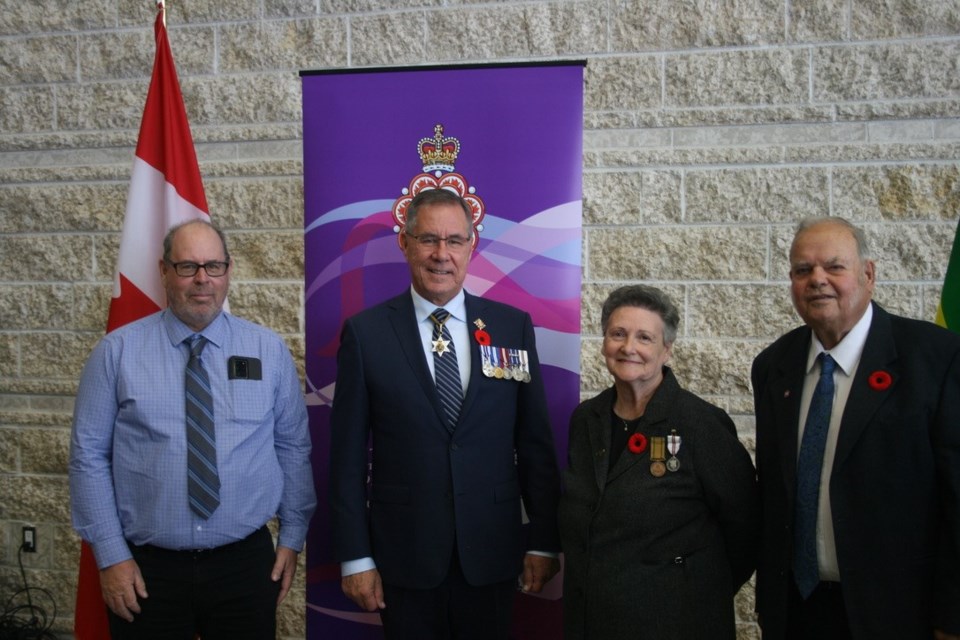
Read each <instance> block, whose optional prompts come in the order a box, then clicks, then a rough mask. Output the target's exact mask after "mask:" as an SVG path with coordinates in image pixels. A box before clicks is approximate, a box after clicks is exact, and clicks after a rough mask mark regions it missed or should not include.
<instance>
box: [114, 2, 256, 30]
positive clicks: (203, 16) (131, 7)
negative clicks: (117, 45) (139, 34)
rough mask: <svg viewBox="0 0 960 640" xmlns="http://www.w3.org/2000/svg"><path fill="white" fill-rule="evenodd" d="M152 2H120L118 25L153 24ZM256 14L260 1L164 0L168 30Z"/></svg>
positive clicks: (248, 17)
mask: <svg viewBox="0 0 960 640" xmlns="http://www.w3.org/2000/svg"><path fill="white" fill-rule="evenodd" d="M153 7H154V5H153V3H151V2H145V3H144V2H121V3H119V12H120V25H121V26H141V25H150V26H152V25H153V19H154V17H155V16H156V13H155V12H154V8H153ZM258 15H259V4H257V5H254V6H253V7H251V5H250V2H249V1H248V0H191V1H190V2H168V3H167V29H173V28H174V27H176V26H177V25H182V24H189V23H208V22H234V21H242V20H250V19H251V18H254V17H257V16H258Z"/></svg>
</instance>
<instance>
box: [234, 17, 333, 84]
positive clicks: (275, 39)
mask: <svg viewBox="0 0 960 640" xmlns="http://www.w3.org/2000/svg"><path fill="white" fill-rule="evenodd" d="M346 32H347V30H346V22H345V21H344V20H343V19H340V18H316V19H313V20H275V21H270V22H254V23H245V24H244V23H241V24H237V25H224V26H222V27H220V55H219V58H220V72H221V73H235V72H240V71H242V72H249V71H267V70H274V71H276V70H282V69H289V70H298V69H310V68H322V67H336V66H342V65H345V64H346V63H347V46H346V44H347V43H346Z"/></svg>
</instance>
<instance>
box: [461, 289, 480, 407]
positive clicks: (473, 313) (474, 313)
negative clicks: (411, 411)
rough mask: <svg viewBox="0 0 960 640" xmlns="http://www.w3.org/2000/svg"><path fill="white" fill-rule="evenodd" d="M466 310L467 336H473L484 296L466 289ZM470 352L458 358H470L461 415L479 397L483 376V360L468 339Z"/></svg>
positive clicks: (464, 293)
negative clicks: (473, 293)
mask: <svg viewBox="0 0 960 640" xmlns="http://www.w3.org/2000/svg"><path fill="white" fill-rule="evenodd" d="M463 297H464V310H465V311H466V314H467V336H472V335H473V331H472V330H471V328H472V327H473V322H474V320H476V319H477V318H481V317H483V315H484V309H486V307H487V304H486V301H484V299H483V298H479V297H477V296H472V295H470V294H469V293H467V292H466V291H464V292H463ZM467 344H468V345H469V347H468V351H469V352H468V353H464V354H459V353H458V354H457V357H458V358H470V382H469V383H467V392H466V393H465V394H464V396H463V406H462V408H461V409H460V415H469V413H470V407H471V406H472V405H473V403H474V401H475V400H476V398H477V391H478V389H479V388H480V380H481V378H482V377H483V362H481V361H480V356H479V353H474V352H473V348H474V344H473V340H469V339H468V340H467Z"/></svg>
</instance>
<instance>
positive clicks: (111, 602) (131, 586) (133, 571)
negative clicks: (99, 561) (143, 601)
mask: <svg viewBox="0 0 960 640" xmlns="http://www.w3.org/2000/svg"><path fill="white" fill-rule="evenodd" d="M100 593H101V594H102V595H103V601H104V602H105V603H106V605H107V606H108V607H109V608H110V611H113V612H114V613H115V614H117V615H118V616H120V617H121V618H123V619H124V620H126V621H127V622H133V614H135V613H140V603H139V602H137V598H138V597H139V598H146V597H147V585H146V584H144V582H143V576H142V575H140V567H139V566H137V563H136V562H135V561H134V560H132V559H131V560H124V561H123V562H118V563H117V564H113V565H110V566H109V567H107V568H106V569H101V570H100Z"/></svg>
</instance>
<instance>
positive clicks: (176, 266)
mask: <svg viewBox="0 0 960 640" xmlns="http://www.w3.org/2000/svg"><path fill="white" fill-rule="evenodd" d="M167 264H169V265H170V266H171V267H173V270H174V271H176V272H177V275H178V276H180V277H181V278H192V277H193V276H195V275H197V271H199V270H200V268H201V267H203V270H204V271H206V272H207V275H208V276H210V277H211V278H220V277H222V276H223V275H224V274H226V273H227V269H228V268H229V267H230V260H229V259H228V260H227V261H226V262H221V261H219V260H214V261H212V262H204V263H203V264H197V263H196V262H170V261H169V260H167Z"/></svg>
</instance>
